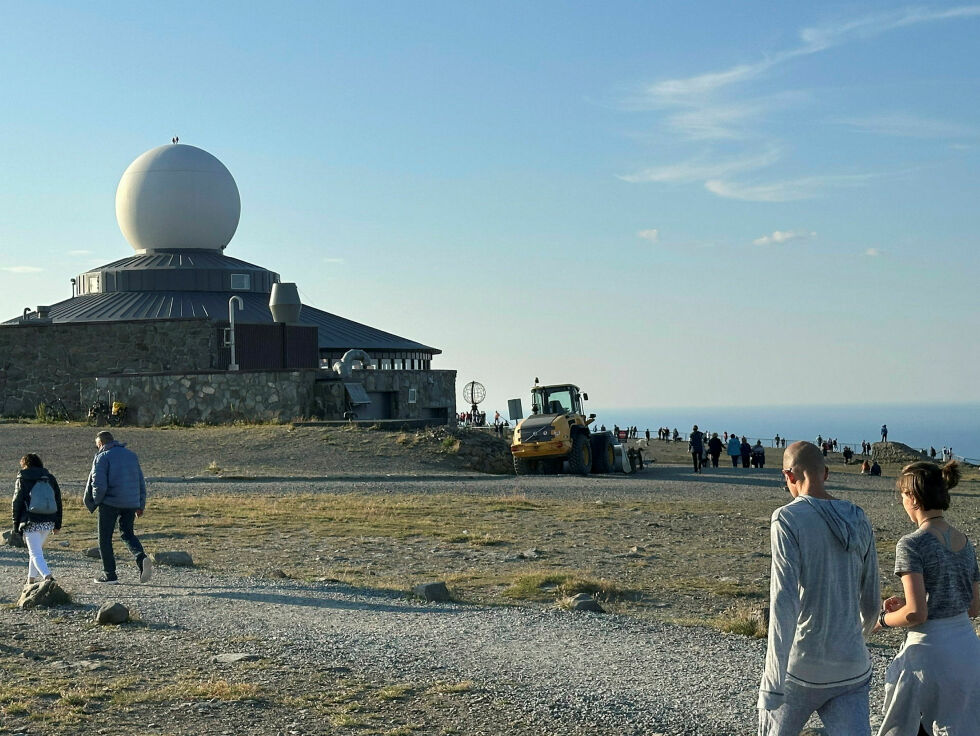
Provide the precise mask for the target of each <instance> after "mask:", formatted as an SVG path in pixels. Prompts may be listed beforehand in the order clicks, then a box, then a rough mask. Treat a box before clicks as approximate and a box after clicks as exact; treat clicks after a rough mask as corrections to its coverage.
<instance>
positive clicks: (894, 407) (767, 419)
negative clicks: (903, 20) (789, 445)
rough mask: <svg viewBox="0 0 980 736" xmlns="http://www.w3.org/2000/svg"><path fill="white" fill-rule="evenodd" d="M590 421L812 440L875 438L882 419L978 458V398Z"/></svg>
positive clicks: (661, 413)
mask: <svg viewBox="0 0 980 736" xmlns="http://www.w3.org/2000/svg"><path fill="white" fill-rule="evenodd" d="M588 410H589V411H590V412H595V413H596V421H597V422H598V423H600V424H605V425H606V427H607V428H609V429H612V427H613V425H614V424H618V425H619V426H620V427H628V426H632V425H635V426H637V427H638V428H639V430H640V434H641V436H642V434H643V432H644V430H646V429H647V428H649V429H650V432H651V433H652V434H653V436H654V437H656V431H657V428H658V427H661V426H663V427H670V429H671V430H673V429H674V427H676V428H677V430H678V431H679V432H680V433H681V435H682V436H686V434H687V432H690V431H691V427H692V426H693V425H695V424H697V425H698V427H699V428H700V429H701V430H707V431H708V432H717V433H718V434H719V435H721V434H722V433H723V432H728V433H729V434H731V433H735V434H738V435H739V436H742V435H745V436H746V437H749V438H751V439H752V440H753V442H754V441H755V439H762V441H763V444H766V445H768V442H766V440H767V439H771V438H772V437H774V436H775V435H777V434H778V435H779V436H780V437H785V438H786V439H787V440H788V441H790V442H792V441H794V440H809V441H811V442H813V441H815V440H816V438H817V435H821V436H823V437H830V438H836V439H837V441H838V442H839V443H841V444H849V445H851V446H854V445H857V446H858V447H860V445H861V442H862V441H863V440H867V441H868V442H878V441H879V440H880V439H881V425H882V424H887V425H888V439H889V440H890V441H894V442H901V443H903V444H906V445H909V446H910V447H913V448H915V449H917V450H922V449H925V450H928V449H929V447H930V446H932V447H935V448H936V452H940V451H941V449H942V447H943V445H945V446H947V447H952V448H953V452H954V454H956V456H958V457H960V458H965V459H967V460H969V461H971V462H980V404H975V403H971V404H842V405H838V406H829V405H822V406H744V407H730V406H726V407H717V408H714V407H703V406H702V407H690V408H670V409H658V408H637V409H597V408H595V407H591V406H590V407H589V408H588Z"/></svg>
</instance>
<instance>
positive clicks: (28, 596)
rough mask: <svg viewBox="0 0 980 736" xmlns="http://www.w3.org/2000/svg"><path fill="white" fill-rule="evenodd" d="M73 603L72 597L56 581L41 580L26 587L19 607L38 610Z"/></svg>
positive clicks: (18, 603)
mask: <svg viewBox="0 0 980 736" xmlns="http://www.w3.org/2000/svg"><path fill="white" fill-rule="evenodd" d="M69 603H71V596H70V595H68V593H67V592H65V590H64V588H62V587H61V586H60V585H58V583H56V582H55V581H54V580H41V581H40V582H37V583H31V584H30V585H25V586H24V590H23V591H22V592H21V594H20V600H18V601H17V605H18V606H20V607H21V608H36V607H37V606H44V607H52V606H64V605H67V604H69Z"/></svg>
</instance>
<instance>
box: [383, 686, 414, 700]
mask: <svg viewBox="0 0 980 736" xmlns="http://www.w3.org/2000/svg"><path fill="white" fill-rule="evenodd" d="M411 692H412V686H411V685H406V684H400V685H389V686H388V687H383V688H381V689H380V690H378V692H377V693H375V696H376V697H377V698H378V699H379V700H401V699H402V698H404V697H405V696H406V695H408V694H410V693H411Z"/></svg>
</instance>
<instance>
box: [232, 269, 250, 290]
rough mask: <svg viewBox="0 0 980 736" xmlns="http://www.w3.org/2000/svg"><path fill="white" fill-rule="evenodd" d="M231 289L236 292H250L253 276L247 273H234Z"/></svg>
mask: <svg viewBox="0 0 980 736" xmlns="http://www.w3.org/2000/svg"><path fill="white" fill-rule="evenodd" d="M231 288H232V289H233V290H234V291H248V290H249V289H251V288H252V276H251V275H250V274H247V273H233V274H232V275H231Z"/></svg>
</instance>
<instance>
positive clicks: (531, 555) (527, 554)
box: [517, 547, 544, 560]
mask: <svg viewBox="0 0 980 736" xmlns="http://www.w3.org/2000/svg"><path fill="white" fill-rule="evenodd" d="M543 554H544V553H543V552H542V551H541V550H540V549H538V548H537V547H531V548H530V549H526V550H524V551H523V552H518V553H517V556H518V557H519V558H521V559H522V560H537V559H539V558H540V557H541V556H542V555H543Z"/></svg>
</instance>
